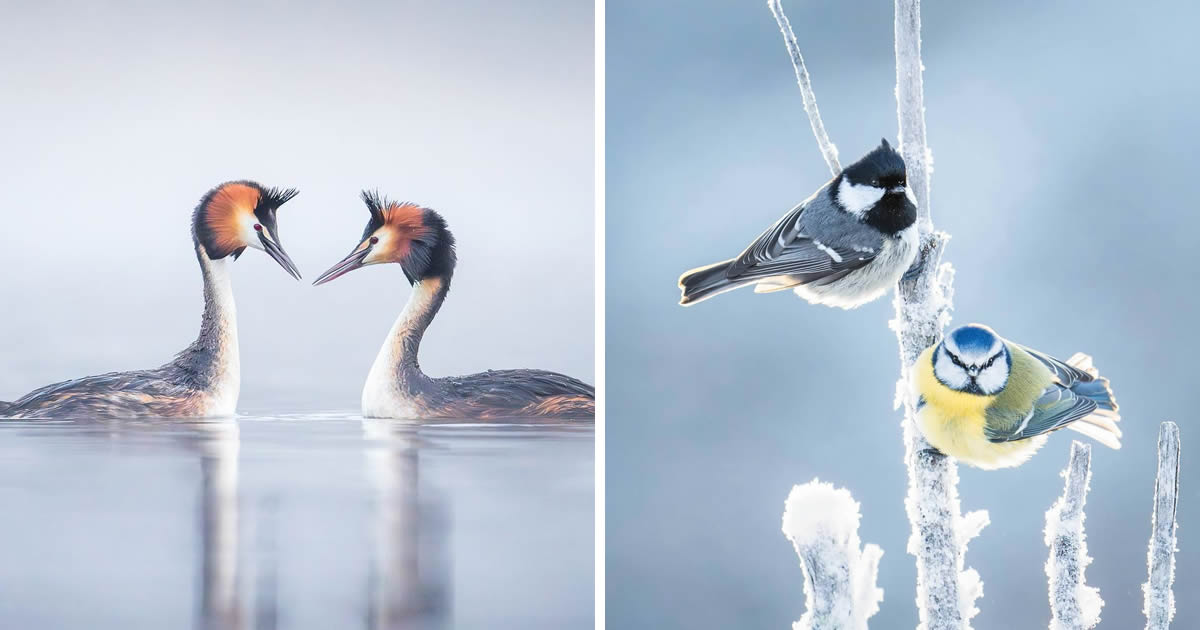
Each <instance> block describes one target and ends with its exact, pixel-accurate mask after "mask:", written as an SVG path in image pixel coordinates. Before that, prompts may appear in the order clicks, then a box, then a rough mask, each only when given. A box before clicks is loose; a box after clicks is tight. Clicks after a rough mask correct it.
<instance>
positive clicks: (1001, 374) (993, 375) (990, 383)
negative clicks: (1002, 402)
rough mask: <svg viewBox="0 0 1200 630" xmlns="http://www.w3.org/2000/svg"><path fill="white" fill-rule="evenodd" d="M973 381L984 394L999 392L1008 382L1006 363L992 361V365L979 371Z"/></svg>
mask: <svg viewBox="0 0 1200 630" xmlns="http://www.w3.org/2000/svg"><path fill="white" fill-rule="evenodd" d="M975 382H976V383H978V384H979V389H982V390H983V392H984V393H985V394H996V393H999V392H1000V390H1002V389H1004V386H1005V385H1006V384H1007V383H1008V365H1007V364H1006V363H1005V362H1004V361H997V362H996V363H993V364H992V367H990V368H987V369H986V370H983V371H981V372H980V373H979V377H978V378H976V379H975Z"/></svg>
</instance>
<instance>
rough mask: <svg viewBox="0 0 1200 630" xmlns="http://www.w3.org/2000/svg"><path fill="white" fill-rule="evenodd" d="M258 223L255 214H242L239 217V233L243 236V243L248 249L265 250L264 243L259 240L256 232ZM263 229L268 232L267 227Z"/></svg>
mask: <svg viewBox="0 0 1200 630" xmlns="http://www.w3.org/2000/svg"><path fill="white" fill-rule="evenodd" d="M257 223H258V219H257V218H256V217H255V216H254V215H253V214H246V213H241V214H239V215H238V232H239V233H240V234H241V237H242V242H243V243H245V244H246V246H247V247H252V248H254V249H257V250H263V244H262V241H260V240H258V232H256V231H255V230H254V226H255V224H257ZM263 229H264V230H266V227H264V228H263ZM264 251H265V250H264Z"/></svg>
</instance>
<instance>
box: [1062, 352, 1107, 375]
mask: <svg viewBox="0 0 1200 630" xmlns="http://www.w3.org/2000/svg"><path fill="white" fill-rule="evenodd" d="M1067 365H1069V366H1071V367H1073V368H1075V369H1077V370H1079V371H1081V372H1085V373H1087V374H1089V375H1090V376H1091V377H1092V378H1100V372H1099V371H1098V370H1096V366H1095V365H1092V357H1091V355H1087V354H1084V353H1082V352H1076V353H1075V354H1073V355H1071V358H1070V359H1067Z"/></svg>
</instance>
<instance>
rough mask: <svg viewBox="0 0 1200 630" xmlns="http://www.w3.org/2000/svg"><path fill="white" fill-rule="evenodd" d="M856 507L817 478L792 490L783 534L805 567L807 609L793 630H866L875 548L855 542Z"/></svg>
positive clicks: (875, 602)
mask: <svg viewBox="0 0 1200 630" xmlns="http://www.w3.org/2000/svg"><path fill="white" fill-rule="evenodd" d="M860 518H861V515H860V513H859V504H858V502H857V501H855V500H854V497H852V496H850V492H849V491H847V490H845V489H843V488H835V487H833V485H831V484H828V483H823V482H821V481H818V480H816V479H813V480H812V481H810V482H808V483H806V484H804V485H800V486H794V487H793V488H792V491H791V493H789V494H788V498H787V502H786V503H785V504H784V510H783V533H784V535H785V536H787V537H788V540H790V541H792V547H793V548H795V550H796V555H798V556H800V564H801V566H802V567H803V568H804V594H805V605H806V608H807V610H806V611H805V613H804V616H802V617H801V618H800V620H799V621H797V622H795V623H794V624H792V628H793V630H867V619H869V618H870V617H871V615H874V614H875V613H876V612H879V603H880V602H882V601H883V590H882V589H880V588H879V587H878V586H876V582H875V580H876V577H877V575H878V573H879V558H880V557H881V556H883V550H882V549H880V548H879V546H878V545H872V544H868V545H865V546H864V545H863V544H862V541H860V540H859V537H858V524H859V521H860Z"/></svg>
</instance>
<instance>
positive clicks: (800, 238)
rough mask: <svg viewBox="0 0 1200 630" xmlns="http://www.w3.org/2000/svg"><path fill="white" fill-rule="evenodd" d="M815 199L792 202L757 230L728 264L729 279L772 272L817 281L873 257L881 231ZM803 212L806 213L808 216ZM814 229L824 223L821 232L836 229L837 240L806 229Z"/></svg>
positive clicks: (751, 278)
mask: <svg viewBox="0 0 1200 630" xmlns="http://www.w3.org/2000/svg"><path fill="white" fill-rule="evenodd" d="M816 199H817V197H814V198H813V199H810V200H808V201H806V202H804V203H802V204H800V205H799V206H796V207H795V208H793V209H792V211H791V212H789V213H788V214H787V215H786V216H784V217H783V218H782V219H780V220H779V221H778V222H776V223H775V225H773V226H771V228H770V229H768V230H767V231H765V232H763V233H762V234H761V235H759V237H758V238H757V239H755V241H754V242H753V243H751V244H750V246H749V247H747V248H746V250H745V251H743V252H742V253H741V255H739V256H738V257H737V258H735V259H734V260H733V262H732V263H730V265H729V267H728V269H727V270H726V272H725V276H726V277H727V278H728V279H730V280H755V279H765V278H771V277H774V276H800V277H802V278H807V279H808V280H815V279H818V278H821V277H824V276H828V275H830V274H837V273H841V275H845V274H846V273H849V272H850V271H853V270H855V269H858V268H860V267H863V266H866V265H867V263H869V262H871V261H872V260H874V259H875V256H876V255H877V254H878V252H879V250H880V248H881V247H883V235H882V234H880V233H879V232H877V231H874V230H870V229H867V228H865V227H863V226H861V224H859V223H858V222H857V221H856V220H854V219H851V218H840V217H837V216H836V215H833V214H830V213H832V212H836V211H834V210H830V209H826V208H818V207H812V208H810V205H811V204H812V203H814V201H815V200H816ZM822 210H824V212H822ZM806 212H808V213H809V214H808V215H807V216H806V214H805V213H806ZM840 223H846V224H847V225H840ZM813 228H824V229H822V230H821V233H822V234H825V233H828V234H836V235H837V236H836V239H837V240H836V241H835V240H833V238H834V237H832V236H831V237H827V238H826V240H829V241H830V242H822V241H821V240H819V239H818V237H816V236H813V235H812V234H810V232H814V231H816V230H814V229H813ZM845 228H850V229H845Z"/></svg>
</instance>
